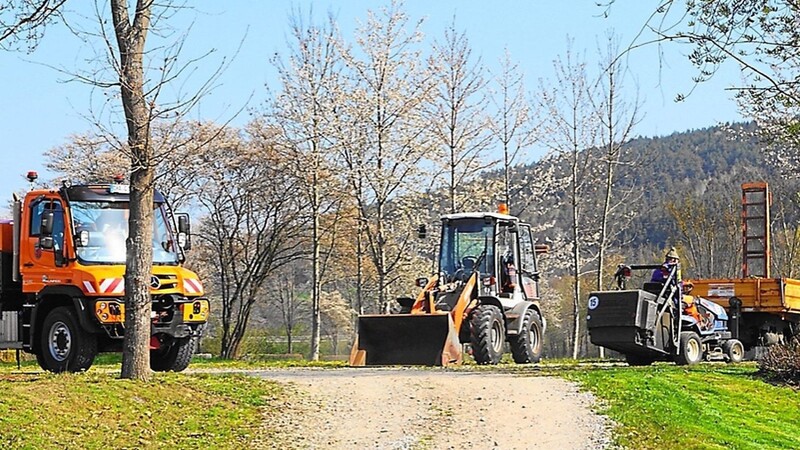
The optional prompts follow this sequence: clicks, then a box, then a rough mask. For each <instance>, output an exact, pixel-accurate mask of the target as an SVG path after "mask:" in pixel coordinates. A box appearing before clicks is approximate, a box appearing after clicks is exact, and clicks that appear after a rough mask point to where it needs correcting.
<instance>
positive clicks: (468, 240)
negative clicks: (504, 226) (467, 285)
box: [439, 219, 494, 282]
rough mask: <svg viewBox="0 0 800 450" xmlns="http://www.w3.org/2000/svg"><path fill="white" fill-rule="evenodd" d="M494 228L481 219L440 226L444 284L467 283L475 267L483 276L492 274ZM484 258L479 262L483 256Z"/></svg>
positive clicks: (448, 222)
mask: <svg viewBox="0 0 800 450" xmlns="http://www.w3.org/2000/svg"><path fill="white" fill-rule="evenodd" d="M493 242H494V224H493V223H492V222H488V223H487V222H486V221H485V220H483V219H457V220H450V221H447V222H445V223H443V225H442V247H441V249H440V250H441V251H440V252H439V255H440V256H439V270H440V272H441V273H442V276H443V279H444V280H446V282H453V281H458V280H460V281H466V280H467V279H468V278H469V276H470V275H472V273H473V270H475V264H477V263H480V264H479V267H477V269H478V270H479V271H480V273H483V274H494V252H493ZM484 251H485V252H486V256H485V257H483V258H481V255H482V254H483V252H484Z"/></svg>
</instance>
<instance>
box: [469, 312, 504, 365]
mask: <svg viewBox="0 0 800 450" xmlns="http://www.w3.org/2000/svg"><path fill="white" fill-rule="evenodd" d="M505 338H506V331H505V323H504V321H503V314H502V313H501V312H500V308H498V307H497V306H494V305H481V306H478V307H477V308H475V311H474V312H473V314H472V319H471V321H470V342H471V344H472V357H473V358H474V359H475V362H476V363H478V364H497V363H499V362H500V358H502V357H503V346H504V345H505Z"/></svg>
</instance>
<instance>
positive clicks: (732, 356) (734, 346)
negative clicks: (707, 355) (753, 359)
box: [722, 339, 744, 364]
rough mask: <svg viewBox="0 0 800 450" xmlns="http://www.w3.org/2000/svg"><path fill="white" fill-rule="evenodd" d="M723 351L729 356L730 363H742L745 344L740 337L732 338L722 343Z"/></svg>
mask: <svg viewBox="0 0 800 450" xmlns="http://www.w3.org/2000/svg"><path fill="white" fill-rule="evenodd" d="M722 351H723V352H725V356H727V357H728V362H729V363H734V364H735V363H740V362H742V361H743V360H744V345H742V342H741V341H740V340H738V339H730V340H728V341H725V343H724V344H722Z"/></svg>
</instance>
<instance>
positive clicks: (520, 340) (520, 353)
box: [509, 308, 542, 364]
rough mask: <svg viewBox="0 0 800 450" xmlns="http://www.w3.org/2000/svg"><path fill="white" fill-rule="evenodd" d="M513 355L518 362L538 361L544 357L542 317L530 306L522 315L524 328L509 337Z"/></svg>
mask: <svg viewBox="0 0 800 450" xmlns="http://www.w3.org/2000/svg"><path fill="white" fill-rule="evenodd" d="M509 343H510V344H511V355H512V356H513V357H514V362H515V363H517V364H529V363H537V362H539V360H540V359H541V358H542V318H541V316H539V313H538V312H537V311H536V310H535V309H533V308H528V310H527V311H525V315H524V316H523V317H522V330H520V333H519V334H518V335H516V336H511V337H510V338H509Z"/></svg>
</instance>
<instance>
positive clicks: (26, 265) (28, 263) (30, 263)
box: [22, 262, 33, 267]
mask: <svg viewBox="0 0 800 450" xmlns="http://www.w3.org/2000/svg"><path fill="white" fill-rule="evenodd" d="M22 266H23V267H33V263H32V262H26V263H25V264H23V265H22Z"/></svg>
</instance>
